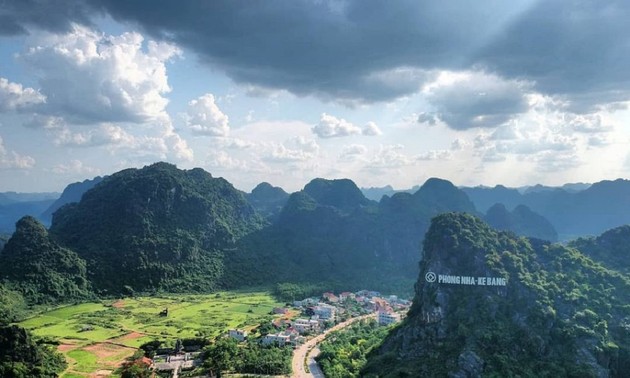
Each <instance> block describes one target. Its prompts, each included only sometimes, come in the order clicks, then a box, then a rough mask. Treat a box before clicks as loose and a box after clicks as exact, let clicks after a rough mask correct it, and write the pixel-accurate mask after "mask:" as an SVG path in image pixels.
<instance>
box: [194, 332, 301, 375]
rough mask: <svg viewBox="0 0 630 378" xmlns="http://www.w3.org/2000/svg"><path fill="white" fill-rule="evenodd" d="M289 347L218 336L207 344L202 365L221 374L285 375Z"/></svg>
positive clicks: (290, 349) (288, 365)
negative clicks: (244, 342) (245, 341)
mask: <svg viewBox="0 0 630 378" xmlns="http://www.w3.org/2000/svg"><path fill="white" fill-rule="evenodd" d="M292 357H293V349H292V348H291V347H290V346H285V347H278V346H272V345H270V346H263V345H261V344H259V343H257V342H250V343H246V344H241V345H239V343H238V342H237V341H236V340H235V339H233V338H229V337H228V338H226V337H221V338H218V339H216V340H215V342H214V343H212V344H210V345H209V346H207V347H206V348H205V350H204V353H203V360H204V363H203V366H204V368H206V369H207V370H209V371H211V372H213V373H215V374H217V376H219V377H221V375H222V373H226V372H236V373H242V374H265V375H289V374H291V358H292Z"/></svg>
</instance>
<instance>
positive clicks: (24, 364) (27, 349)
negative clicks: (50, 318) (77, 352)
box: [0, 325, 66, 378]
mask: <svg viewBox="0 0 630 378" xmlns="http://www.w3.org/2000/svg"><path fill="white" fill-rule="evenodd" d="M65 367H66V363H65V361H64V359H63V357H62V356H61V355H60V354H59V353H57V352H56V351H55V344H54V343H51V342H49V341H47V340H43V339H33V337H32V336H31V335H30V333H29V332H27V331H26V330H24V329H23V328H20V327H18V326H15V325H13V326H0V377H6V378H38V377H42V378H43V377H56V376H58V374H59V373H60V372H61V371H63V369H64V368H65Z"/></svg>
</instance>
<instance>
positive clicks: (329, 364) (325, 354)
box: [316, 319, 389, 378]
mask: <svg viewBox="0 0 630 378" xmlns="http://www.w3.org/2000/svg"><path fill="white" fill-rule="evenodd" d="M388 331H389V328H388V327H382V326H379V325H378V323H377V322H376V321H375V320H373V319H370V320H365V321H360V322H355V323H354V324H352V325H351V326H350V327H347V328H344V329H342V330H339V331H335V332H333V333H331V334H330V335H328V336H327V337H326V339H325V340H324V341H323V342H322V343H321V344H320V345H319V349H320V351H321V353H320V354H319V356H317V358H316V360H317V362H318V364H319V366H320V367H321V369H322V371H323V372H324V375H325V376H326V377H328V378H354V377H360V376H361V375H360V372H361V369H362V368H363V366H364V365H365V363H366V357H367V354H368V353H369V352H370V351H371V350H372V349H374V348H375V347H377V346H379V345H380V344H381V342H382V341H383V339H385V336H387V333H388Z"/></svg>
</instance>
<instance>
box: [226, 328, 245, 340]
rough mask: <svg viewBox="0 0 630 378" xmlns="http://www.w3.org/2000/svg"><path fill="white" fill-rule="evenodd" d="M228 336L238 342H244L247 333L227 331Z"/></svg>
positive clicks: (237, 330) (238, 330)
mask: <svg viewBox="0 0 630 378" xmlns="http://www.w3.org/2000/svg"><path fill="white" fill-rule="evenodd" d="M228 336H229V337H231V338H233V339H236V340H238V341H245V339H246V338H247V331H244V330H242V329H231V330H229V331H228Z"/></svg>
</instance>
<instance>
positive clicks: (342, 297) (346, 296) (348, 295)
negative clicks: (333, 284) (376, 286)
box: [339, 291, 356, 302]
mask: <svg viewBox="0 0 630 378" xmlns="http://www.w3.org/2000/svg"><path fill="white" fill-rule="evenodd" d="M355 297H356V295H355V294H354V293H351V292H349V291H344V292H343V293H341V294H339V300H340V301H342V302H345V301H347V300H348V299H354V298H355Z"/></svg>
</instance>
